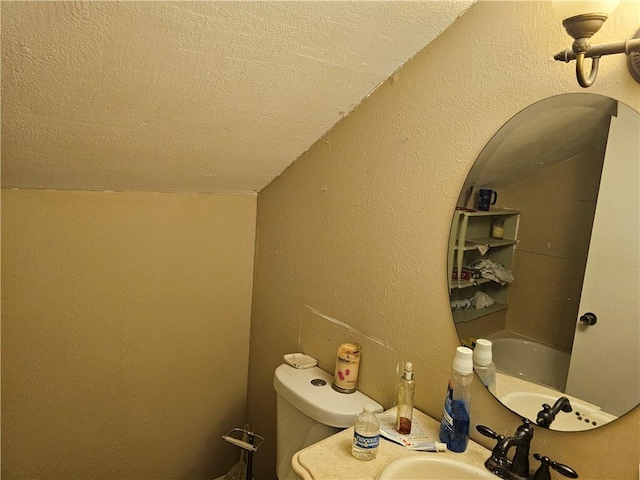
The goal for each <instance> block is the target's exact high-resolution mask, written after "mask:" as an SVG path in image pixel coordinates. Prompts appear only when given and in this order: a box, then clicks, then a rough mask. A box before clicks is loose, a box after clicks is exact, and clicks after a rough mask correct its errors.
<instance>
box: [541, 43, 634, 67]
mask: <svg viewBox="0 0 640 480" xmlns="http://www.w3.org/2000/svg"><path fill="white" fill-rule="evenodd" d="M631 52H640V38H628V39H626V40H625V41H623V42H616V43H606V44H604V45H595V46H593V47H589V49H588V50H587V51H586V52H584V58H593V57H602V56H604V55H615V54H616V53H625V54H627V55H629V54H630V53H631ZM553 58H554V59H556V60H559V61H562V62H567V63H569V62H570V61H571V60H575V59H576V58H577V54H576V53H575V52H574V51H573V50H572V49H571V48H567V49H566V50H563V51H561V52H558V53H556V54H555V55H554V57H553Z"/></svg>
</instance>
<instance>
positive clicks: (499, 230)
mask: <svg viewBox="0 0 640 480" xmlns="http://www.w3.org/2000/svg"><path fill="white" fill-rule="evenodd" d="M491 237H492V238H504V218H502V217H493V219H492V220H491Z"/></svg>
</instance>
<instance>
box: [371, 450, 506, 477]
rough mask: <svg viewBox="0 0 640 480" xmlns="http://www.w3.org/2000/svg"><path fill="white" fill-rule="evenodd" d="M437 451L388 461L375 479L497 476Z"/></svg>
mask: <svg viewBox="0 0 640 480" xmlns="http://www.w3.org/2000/svg"><path fill="white" fill-rule="evenodd" d="M438 455H440V454H438V453H425V454H419V455H412V456H409V457H403V458H399V459H397V460H393V461H392V462H389V463H388V464H387V466H386V467H384V468H383V469H382V471H381V472H380V473H378V475H377V476H376V480H400V479H411V480H416V479H420V480H449V479H451V480H460V479H465V480H468V479H473V478H486V479H487V480H495V479H496V478H497V477H495V476H494V475H492V474H491V473H489V472H488V471H487V470H485V469H484V468H478V467H474V466H473V465H468V464H466V463H462V462H459V461H457V460H452V459H450V458H446V457H442V456H438Z"/></svg>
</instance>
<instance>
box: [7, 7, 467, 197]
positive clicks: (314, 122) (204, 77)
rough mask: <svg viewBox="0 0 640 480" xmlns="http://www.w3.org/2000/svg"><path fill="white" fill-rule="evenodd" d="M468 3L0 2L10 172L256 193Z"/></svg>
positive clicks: (38, 182) (45, 183)
mask: <svg viewBox="0 0 640 480" xmlns="http://www.w3.org/2000/svg"><path fill="white" fill-rule="evenodd" d="M474 1H475V0H469V1H463V0H449V1H414V2H397V1H388V2H384V1H382V2H366V1H362V2H247V1H236V2H217V1H204V2H146V1H140V2H77V1H76V2H2V4H1V8H2V185H3V187H8V188H14V187H17V188H48V189H89V190H142V191H190V192H245V191H259V190H260V189H262V188H263V187H264V186H265V185H267V184H268V183H269V182H270V181H272V180H273V179H274V178H275V177H277V176H278V175H279V174H280V173H281V172H282V171H283V170H284V169H285V168H286V167H287V166H289V165H290V164H291V163H292V162H293V161H294V160H295V159H296V158H298V157H299V156H300V155H301V154H302V153H303V152H304V151H305V150H307V149H308V148H309V147H310V146H311V145H312V144H313V143H314V142H316V141H317V140H318V139H319V138H321V137H322V136H323V135H324V133H325V132H326V131H327V130H329V129H330V128H331V127H332V126H333V125H334V124H335V123H336V122H338V121H339V120H340V119H341V118H342V117H343V116H345V115H346V114H347V113H348V112H349V111H350V110H352V109H353V108H354V107H355V106H356V105H357V104H358V103H360V102H361V101H362V99H363V98H365V97H366V96H367V95H369V94H370V93H371V92H372V91H373V90H374V89H375V88H376V86H377V85H379V84H380V83H381V82H383V81H384V80H385V79H387V78H388V77H389V76H390V75H391V74H392V73H393V72H394V71H395V70H397V69H398V68H399V67H400V66H401V65H402V64H403V63H405V62H406V61H407V60H409V59H410V58H411V57H412V56H413V55H415V54H416V53H417V52H418V51H419V50H421V49H422V48H424V47H425V46H426V45H427V44H428V43H429V42H430V41H431V40H433V39H434V38H435V37H436V36H437V35H439V34H440V33H441V32H442V31H444V30H445V29H446V28H447V27H448V26H449V25H451V23H452V22H454V21H455V19H456V18H457V17H458V16H459V15H461V14H462V13H463V12H464V11H465V10H466V9H467V8H468V7H469V6H470V5H471V4H472V3H473V2H474Z"/></svg>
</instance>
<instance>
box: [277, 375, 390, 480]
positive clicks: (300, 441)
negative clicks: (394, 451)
mask: <svg viewBox="0 0 640 480" xmlns="http://www.w3.org/2000/svg"><path fill="white" fill-rule="evenodd" d="M332 380H333V377H332V376H331V375H330V374H329V373H327V372H325V371H324V370H322V369H320V368H318V367H313V368H306V369H296V368H294V367H292V366H291V365H287V364H282V365H280V366H279V367H278V368H276V371H275V374H274V377H273V387H274V388H275V390H276V392H277V394H278V396H277V405H276V412H277V413H276V415H277V433H276V434H277V454H276V459H277V460H276V461H277V465H276V473H277V476H278V479H279V480H290V479H297V478H298V477H297V476H296V475H295V474H294V473H293V471H292V470H291V458H292V457H293V455H294V454H295V453H296V452H297V451H299V450H302V449H303V448H305V447H307V446H309V445H312V444H314V443H316V442H319V441H320V440H322V439H324V438H327V437H330V436H331V435H333V434H334V433H337V432H339V431H340V430H343V429H345V428H348V427H352V426H353V424H354V421H355V419H356V416H357V415H358V414H359V413H360V412H362V408H363V406H364V404H365V403H371V404H372V405H374V406H375V407H376V412H378V413H380V412H382V411H383V408H382V405H380V404H379V403H377V402H375V401H374V400H372V399H371V398H369V397H367V396H366V395H365V394H363V393H362V392H359V391H356V392H354V393H349V394H345V393H338V392H336V391H335V390H334V389H333V388H331V382H332Z"/></svg>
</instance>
